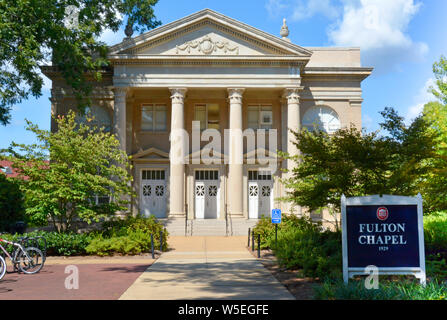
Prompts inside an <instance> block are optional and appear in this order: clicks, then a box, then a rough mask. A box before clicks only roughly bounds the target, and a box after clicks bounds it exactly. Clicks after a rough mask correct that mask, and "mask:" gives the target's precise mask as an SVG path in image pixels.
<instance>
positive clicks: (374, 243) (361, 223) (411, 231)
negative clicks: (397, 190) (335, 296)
mask: <svg viewBox="0 0 447 320" xmlns="http://www.w3.org/2000/svg"><path fill="white" fill-rule="evenodd" d="M341 215H342V233H343V236H342V251H343V280H344V282H345V283H347V282H348V281H349V279H350V278H352V277H353V276H355V275H366V274H369V273H368V272H367V270H366V269H367V267H368V266H375V267H377V268H378V271H379V275H390V274H397V275H405V274H411V275H414V276H415V277H416V278H418V279H419V280H420V282H421V284H422V285H425V283H426V273H425V251H424V226H423V221H422V219H423V212H422V196H421V195H420V194H418V195H417V197H403V196H390V195H384V196H378V195H375V196H367V197H354V198H346V197H345V196H344V195H343V196H342V198H341Z"/></svg>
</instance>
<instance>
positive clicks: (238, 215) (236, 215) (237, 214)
mask: <svg viewBox="0 0 447 320" xmlns="http://www.w3.org/2000/svg"><path fill="white" fill-rule="evenodd" d="M228 216H230V217H231V218H236V219H239V218H245V216H244V213H243V212H229V213H228Z"/></svg>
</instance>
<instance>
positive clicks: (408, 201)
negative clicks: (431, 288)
mask: <svg viewBox="0 0 447 320" xmlns="http://www.w3.org/2000/svg"><path fill="white" fill-rule="evenodd" d="M369 205H376V206H380V205H384V206H387V205H417V214H418V233H419V267H418V268H404V267H403V268H379V275H390V274H398V275H406V274H411V275H414V276H415V277H416V278H418V279H419V280H420V282H421V284H422V285H424V286H425V284H426V272H425V247H424V224H423V209H422V196H421V194H420V193H419V194H418V195H417V196H416V197H403V196H391V195H383V196H379V195H374V196H367V197H353V198H346V197H345V195H342V197H341V222H342V253H343V281H344V282H345V283H348V281H349V279H350V278H352V277H353V276H355V275H366V274H367V273H366V272H365V270H364V269H363V268H348V239H347V223H346V206H369Z"/></svg>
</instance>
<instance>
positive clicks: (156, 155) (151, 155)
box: [132, 148, 169, 160]
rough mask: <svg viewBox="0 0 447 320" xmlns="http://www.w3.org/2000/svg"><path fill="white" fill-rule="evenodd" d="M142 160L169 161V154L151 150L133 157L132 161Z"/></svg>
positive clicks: (143, 151) (154, 149)
mask: <svg viewBox="0 0 447 320" xmlns="http://www.w3.org/2000/svg"><path fill="white" fill-rule="evenodd" d="M141 159H169V153H167V152H164V151H161V150H159V149H157V148H149V149H146V150H141V151H139V152H137V153H136V154H134V155H132V160H141Z"/></svg>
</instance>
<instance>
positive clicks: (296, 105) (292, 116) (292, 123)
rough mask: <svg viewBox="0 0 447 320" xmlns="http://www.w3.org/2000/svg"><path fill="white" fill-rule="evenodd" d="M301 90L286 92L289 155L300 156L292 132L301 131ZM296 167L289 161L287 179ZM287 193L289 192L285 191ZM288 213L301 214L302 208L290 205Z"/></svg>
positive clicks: (288, 89)
mask: <svg viewBox="0 0 447 320" xmlns="http://www.w3.org/2000/svg"><path fill="white" fill-rule="evenodd" d="M300 89H301V88H287V89H286V90H285V91H284V98H285V99H286V101H287V144H286V145H287V150H286V151H287V153H288V154H289V155H298V154H299V150H298V148H297V147H296V146H295V145H294V143H293V142H294V141H295V135H294V134H293V133H292V131H294V132H296V131H298V130H301V119H300V95H299V90H300ZM294 166H295V162H294V161H291V160H287V165H286V168H287V170H288V172H287V174H286V178H290V177H292V173H291V172H292V170H293V168H294ZM285 191H286V192H287V190H285ZM286 207H287V211H289V212H291V211H293V212H294V213H301V208H292V206H291V205H290V203H288V204H287V205H286Z"/></svg>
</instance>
